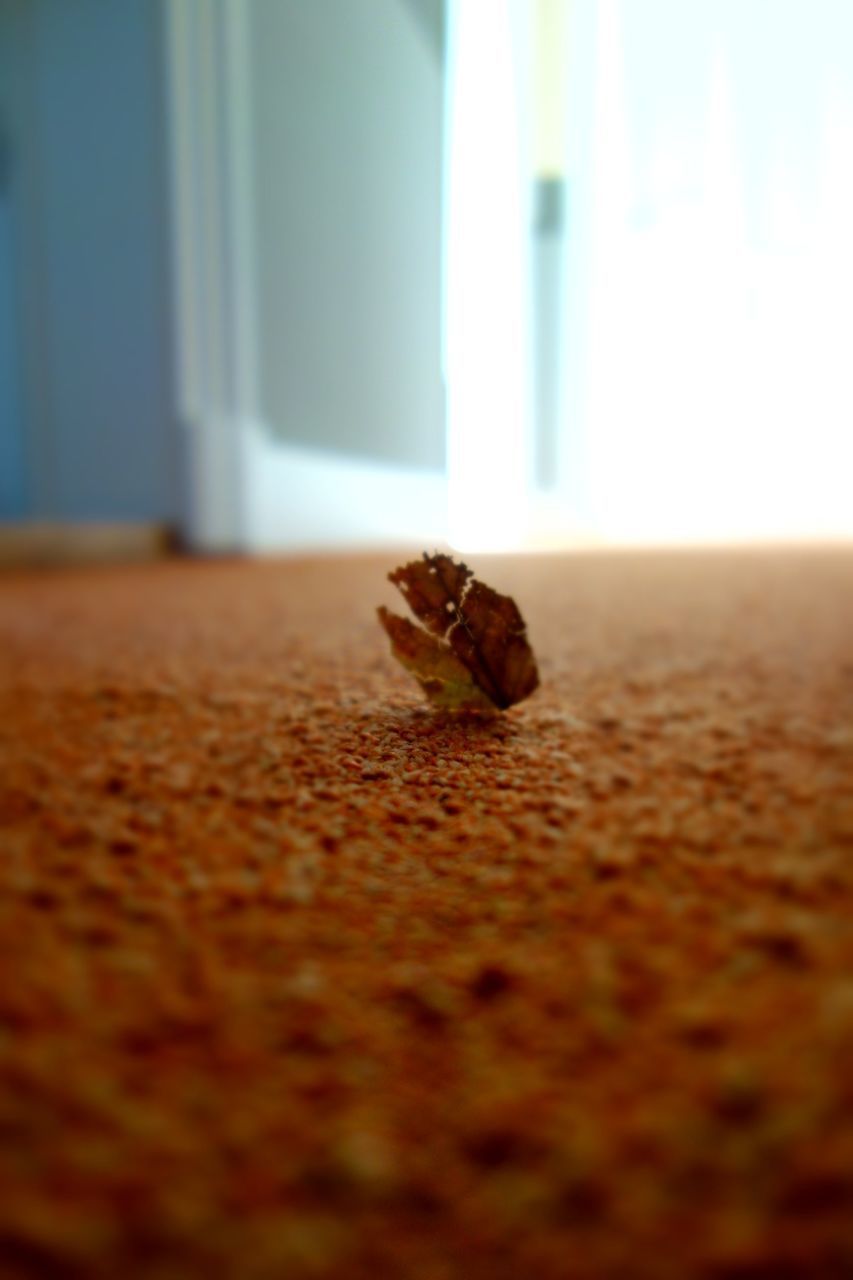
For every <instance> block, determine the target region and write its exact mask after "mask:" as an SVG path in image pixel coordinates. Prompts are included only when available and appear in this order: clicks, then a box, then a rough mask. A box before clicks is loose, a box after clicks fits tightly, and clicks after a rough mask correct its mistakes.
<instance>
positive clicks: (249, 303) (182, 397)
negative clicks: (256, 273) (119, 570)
mask: <svg viewBox="0 0 853 1280" xmlns="http://www.w3.org/2000/svg"><path fill="white" fill-rule="evenodd" d="M166 41H167V62H168V67H167V85H168V100H169V110H168V121H169V141H170V153H171V154H170V161H171V197H172V208H171V218H172V245H173V277H174V281H175V286H174V287H175V297H174V305H175V316H176V324H175V330H176V345H177V352H176V369H177V397H178V406H177V408H178V417H179V420H180V422H181V425H182V427H183V428H184V430H185V431H186V433H187V455H188V456H187V473H188V474H187V481H188V493H187V507H188V510H187V517H186V532H187V537H188V540H189V542H190V544H191V545H192V546H193V547H195V548H197V549H199V550H206V551H216V550H232V549H237V548H239V547H241V546H242V545H243V543H244V540H245V528H244V525H245V521H244V505H245V497H246V495H245V476H244V465H243V455H244V449H245V441H244V438H243V436H244V432H243V427H242V423H243V421H244V418H245V416H246V415H247V414H248V413H250V412H251V409H252V407H253V402H254V389H253V381H254V379H253V373H252V360H253V351H254V339H253V331H252V327H251V315H252V310H253V300H252V297H251V251H250V249H249V248H248V247H247V244H246V243H244V241H245V240H247V238H248V237H249V235H250V228H251V208H250V201H251V184H250V182H249V181H248V180H247V175H246V173H245V169H246V166H247V165H248V163H249V159H248V156H249V145H248V143H249V122H248V94H247V84H248V68H247V66H246V59H247V55H248V41H247V38H246V33H245V6H244V5H243V4H241V3H240V0H181V3H168V2H167V3H166Z"/></svg>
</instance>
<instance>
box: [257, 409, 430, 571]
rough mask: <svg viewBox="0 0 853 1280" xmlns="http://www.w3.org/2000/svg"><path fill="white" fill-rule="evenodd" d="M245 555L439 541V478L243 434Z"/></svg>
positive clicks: (424, 544)
mask: <svg viewBox="0 0 853 1280" xmlns="http://www.w3.org/2000/svg"><path fill="white" fill-rule="evenodd" d="M246 440H247V444H246V453H245V460H244V467H245V470H244V482H245V494H246V497H245V507H244V512H243V521H244V543H245V548H244V549H245V550H247V551H258V552H272V551H284V550H310V549H311V548H323V547H337V548H340V547H341V546H358V547H370V546H377V547H381V546H405V545H409V544H411V545H417V546H419V547H421V546H422V547H427V546H431V545H435V544H437V543H443V542H444V541H445V539H446V537H447V481H446V477H445V475H444V473H443V472H437V471H421V470H416V469H414V468H408V467H402V466H394V465H391V464H387V463H380V462H372V461H369V460H367V459H362V458H355V457H347V456H344V455H341V454H335V453H325V452H322V451H320V450H312V449H304V448H299V447H297V446H295V445H287V444H281V443H277V442H276V441H275V440H274V437H273V436H272V434H271V433H269V432H267V431H264V430H263V429H262V428H254V429H251V430H250V431H249V432H248V433H247V437H246Z"/></svg>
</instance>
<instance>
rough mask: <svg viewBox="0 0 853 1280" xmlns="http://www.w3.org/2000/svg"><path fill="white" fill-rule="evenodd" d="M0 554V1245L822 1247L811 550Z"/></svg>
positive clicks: (839, 988) (243, 1255)
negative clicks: (524, 645) (126, 559)
mask: <svg viewBox="0 0 853 1280" xmlns="http://www.w3.org/2000/svg"><path fill="white" fill-rule="evenodd" d="M396 562H397V561H396V560H395V558H394V557H390V558H383V559H377V558H373V557H371V558H369V559H354V558H344V557H342V558H339V559H336V560H323V559H314V560H293V561H282V562H265V563H236V562H222V563H190V562H174V563H168V564H164V565H160V566H136V567H133V568H127V569H124V570H121V571H119V570H111V569H89V570H86V571H68V572H64V573H56V572H51V573H42V574H31V575H23V574H19V575H14V576H13V575H8V574H7V575H6V576H5V577H4V578H3V579H2V580H0V643H2V649H0V662H2V668H0V686H2V687H1V688H0V743H2V768H0V817H1V818H2V826H0V843H1V844H2V855H0V891H1V892H0V975H2V976H0V1275H2V1276H3V1277H4V1278H5V1277H16V1278H17V1277H41V1276H47V1277H76V1276H81V1277H87V1276H93V1277H99V1278H100V1277H109V1278H110V1280H112V1278H114V1277H130V1278H131V1280H136V1278H137V1277H146V1278H148V1277H151V1278H152V1280H153V1278H154V1277H156V1278H157V1280H184V1278H187V1280H192V1278H194V1277H206V1278H208V1280H212V1278H215V1277H220V1276H222V1277H239V1278H240V1280H255V1278H257V1280H266V1278H267V1277H270V1278H273V1277H281V1278H286V1280H291V1278H294V1280H302V1277H329V1278H332V1277H334V1278H335V1280H338V1278H340V1280H350V1278H353V1280H361V1278H362V1277H363V1278H365V1280H367V1278H368V1277H372V1278H373V1280H376V1278H377V1277H389V1278H390V1277H394V1278H395V1280H396V1278H398V1277H399V1278H401V1280H409V1278H411V1280H454V1278H455V1277H462V1276H464V1277H466V1280H480V1278H482V1280H486V1278H487V1277H488V1278H489V1280H493V1278H503V1277H507V1278H509V1277H528V1276H529V1277H541V1278H545V1280H551V1278H553V1280H572V1278H574V1277H578V1278H585V1277H590V1278H593V1277H629V1278H630V1277H638V1278H643V1277H648V1278H649V1280H653V1278H657V1277H672V1278H673V1280H680V1278H682V1277H686V1276H701V1277H712V1278H714V1280H750V1278H752V1280H771V1278H772V1280H780V1278H783V1280H787V1278H789V1277H799V1276H815V1277H834V1276H848V1277H849V1276H853V554H851V553H850V552H849V551H845V550H841V549H839V550H825V551H818V550H799V551H798V550H788V551H778V552H749V553H747V552H742V553H738V554H735V553H732V552H727V553H722V552H720V553H711V552H703V553H698V552H696V553H694V552H683V553H670V554H651V553H649V554H646V553H643V554H640V553H635V554H624V555H616V554H589V555H578V556H573V557H568V556H567V557H553V558H535V559H520V560H491V559H488V558H477V557H474V558H473V559H472V567H474V569H475V570H476V571H477V573H478V576H480V577H482V578H483V579H484V580H485V581H486V582H488V583H490V584H491V585H493V586H495V587H496V588H498V589H499V590H503V591H508V592H509V593H511V594H513V595H514V596H515V598H516V599H517V601H518V603H519V605H520V607H521V609H522V612H523V613H524V614H525V616H526V618H527V620H528V623H529V631H530V636H531V639H532V642H533V645H534V648H535V649H536V652H537V655H538V658H539V663H540V670H541V676H542V687H541V689H540V690H539V691H538V692H537V693H536V694H535V695H534V697H533V698H532V699H530V701H529V702H526V703H524V704H522V705H520V706H519V707H517V708H514V709H513V710H512V711H511V712H509V713H507V714H506V715H504V716H502V717H500V718H499V719H497V720H496V721H495V722H494V723H486V724H481V723H473V724H472V723H468V722H465V721H458V722H454V721H449V720H446V719H444V720H442V719H440V718H436V717H435V716H433V715H432V714H431V713H430V712H429V711H428V710H427V709H426V708H425V707H424V706H423V705H422V704H421V701H420V696H419V694H418V691H417V689H416V687H415V686H414V684H413V683H412V682H411V681H410V679H409V678H408V677H407V676H406V675H405V674H404V673H403V672H402V671H401V670H399V669H398V668H396V667H395V665H394V664H393V663H392V661H391V659H390V657H389V655H388V643H387V639H386V637H385V636H384V635H383V633H382V632H381V630H380V628H379V625H378V623H377V621H376V617H375V607H376V605H378V604H380V603H383V602H384V603H386V604H389V605H393V606H395V607H398V606H399V598H398V597H396V595H395V593H394V591H393V588H392V587H390V585H389V584H388V583H387V582H385V580H384V575H385V572H386V571H387V570H388V569H390V568H392V567H393V566H394V564H395V563H396Z"/></svg>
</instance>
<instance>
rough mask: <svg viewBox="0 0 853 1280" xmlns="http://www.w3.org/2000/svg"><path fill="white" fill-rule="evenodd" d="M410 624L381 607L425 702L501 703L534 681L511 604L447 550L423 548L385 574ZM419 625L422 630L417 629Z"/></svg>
mask: <svg viewBox="0 0 853 1280" xmlns="http://www.w3.org/2000/svg"><path fill="white" fill-rule="evenodd" d="M388 577H389V579H390V581H391V582H393V583H394V585H395V586H396V587H398V588H399V589H400V591H401V592H402V593H403V595H404V596H405V597H406V600H407V601H408V603H409V607H410V609H411V610H412V613H413V614H414V615H415V617H416V618H417V619H418V621H419V622H421V623H422V624H423V626H422V627H417V626H415V624H414V623H413V622H410V621H409V620H408V619H407V618H401V617H398V615H397V614H394V613H391V612H390V611H389V610H388V609H385V608H384V607H383V608H380V609H379V620H380V622H381V623H382V625H383V627H384V628H385V630H386V631H387V633H388V635H389V637H390V639H391V651H392V653H393V654H394V656H395V658H397V660H398V661H399V662H401V663H402V665H403V666H404V667H405V668H406V669H407V670H408V671H411V672H412V674H413V675H414V676H415V679H416V680H417V681H418V682H419V684H420V685H421V688H422V689H423V691H424V693H425V694H426V696H427V697H428V698H429V700H430V702H432V703H433V705H435V706H437V707H442V708H445V709H447V710H466V711H492V712H493V711H495V710H501V711H502V710H505V709H506V708H507V707H511V706H513V704H514V703H516V702H521V700H522V699H523V698H527V697H529V695H530V694H531V693H533V691H534V689H535V688H536V687H537V685H538V684H539V673H538V672H537V670H536V659H535V658H534V657H533V651H532V650H531V648H530V645H529V644H528V641H527V632H526V628H525V625H524V619H523V618H522V616H521V614H520V612H519V610H518V606H517V605H516V603H515V601H514V600H512V599H510V597H509V596H503V595H500V593H499V592H497V591H494V590H493V589H492V588H491V587H487V586H484V584H483V583H482V582H478V581H477V579H476V578H475V577H474V575H473V574H472V572H471V570H470V569H469V568H468V567H467V565H464V564H456V563H455V561H453V560H452V559H451V558H450V556H446V555H432V556H430V555H427V553H426V552H424V556H423V559H422V560H413V561H412V562H411V563H410V564H406V565H401V567H400V568H399V569H395V570H394V572H393V573H389V575H388ZM424 628H426V630H424Z"/></svg>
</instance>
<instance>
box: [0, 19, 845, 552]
mask: <svg viewBox="0 0 853 1280" xmlns="http://www.w3.org/2000/svg"><path fill="white" fill-rule="evenodd" d="M851 228H853V4H851V3H850V2H849V0H0V521H2V522H3V527H4V529H5V530H7V531H9V530H12V531H15V530H20V529H25V528H28V527H34V526H42V525H44V524H45V523H47V524H50V525H52V526H55V527H59V528H61V529H63V530H66V531H67V530H68V529H70V528H71V527H72V526H74V527H78V526H81V525H83V524H86V525H88V524H90V523H91V522H109V523H110V524H112V525H115V524H119V525H124V526H127V527H130V526H134V527H139V526H142V527H145V528H149V527H150V528H169V529H172V530H174V531H175V532H176V533H177V534H178V536H179V538H180V540H181V542H182V544H183V545H185V546H188V547H191V548H194V549H197V550H200V551H232V550H235V551H271V550H286V549H291V548H294V549H298V548H307V547H334V546H338V547H339V546H357V545H376V544H381V543H396V544H400V543H406V544H421V545H427V544H429V543H433V542H446V541H449V542H450V543H451V544H452V545H453V546H455V547H457V548H459V549H460V550H486V549H522V548H526V547H554V548H557V547H564V546H574V545H579V544H580V545H587V544H596V543H604V544H612V543H625V542H628V543H661V542H663V543H672V542H696V541H698V542H709V541H710V542H716V541H732V540H735V541H737V540H751V539H762V540H767V539H786V540H789V539H797V538H823V539H826V538H829V539H838V538H848V537H850V536H853V502H851V499H850V490H851V471H852V470H853V358H851V352H853V233H851Z"/></svg>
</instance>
